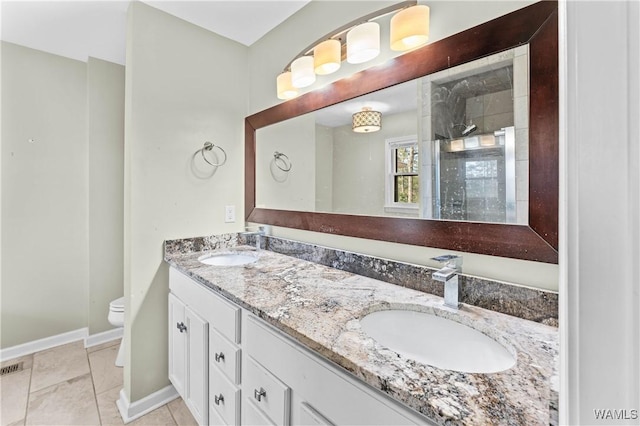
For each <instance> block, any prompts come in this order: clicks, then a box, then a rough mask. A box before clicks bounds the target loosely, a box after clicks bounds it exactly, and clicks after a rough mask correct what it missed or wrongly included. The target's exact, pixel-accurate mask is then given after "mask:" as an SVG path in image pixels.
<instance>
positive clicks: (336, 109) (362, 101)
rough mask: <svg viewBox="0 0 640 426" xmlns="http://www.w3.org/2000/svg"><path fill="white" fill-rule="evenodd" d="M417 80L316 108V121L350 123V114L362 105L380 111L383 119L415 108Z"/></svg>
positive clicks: (338, 123) (325, 123) (329, 125)
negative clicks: (319, 108)
mask: <svg viewBox="0 0 640 426" xmlns="http://www.w3.org/2000/svg"><path fill="white" fill-rule="evenodd" d="M418 81H419V80H414V81H408V82H406V83H403V84H398V85H396V86H392V87H389V88H386V89H384V90H379V91H377V92H373V93H369V94H367V95H363V96H359V97H357V98H354V99H351V100H349V101H345V102H341V103H339V104H336V105H332V106H330V107H327V108H323V109H321V110H318V111H316V112H315V119H316V123H317V124H320V125H322V126H327V127H338V126H345V125H347V124H349V125H350V124H351V116H352V115H353V114H354V113H356V112H358V111H361V110H362V107H371V108H372V109H373V110H375V111H380V112H381V113H382V116H383V119H384V116H385V115H390V114H398V113H400V112H406V111H411V110H415V109H417V108H418V88H417V84H418V83H417V82H418Z"/></svg>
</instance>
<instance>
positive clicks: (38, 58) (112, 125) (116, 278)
mask: <svg viewBox="0 0 640 426" xmlns="http://www.w3.org/2000/svg"><path fill="white" fill-rule="evenodd" d="M2 88H3V91H2V106H3V112H4V114H3V116H2V152H3V155H2V160H3V163H2V228H3V232H2V252H3V257H2V282H1V292H2V294H1V296H2V311H1V313H0V322H1V323H2V341H1V343H0V346H1V347H2V348H8V347H12V346H15V345H19V344H22V343H26V342H30V341H33V340H37V339H41V338H46V337H51V336H54V335H57V334H61V333H65V332H68V331H72V330H78V329H84V328H87V329H88V332H89V334H96V333H100V332H102V331H106V330H108V329H110V328H111V325H110V324H109V322H108V321H107V314H108V305H109V302H110V301H111V300H113V299H114V298H116V297H119V296H121V295H122V290H123V284H122V198H123V195H122V194H123V179H122V174H123V171H122V163H123V158H122V157H123V156H122V150H123V137H124V136H123V114H124V67H122V66H120V65H116V64H112V63H110V62H105V61H101V60H97V59H93V58H90V59H89V61H88V63H84V62H80V61H75V60H71V59H67V58H63V57H61V56H57V55H52V54H49V53H45V52H41V51H38V50H33V49H29V48H26V47H22V46H18V45H15V44H11V43H5V42H3V43H2ZM29 139H34V140H35V142H33V143H30V142H28V140H29Z"/></svg>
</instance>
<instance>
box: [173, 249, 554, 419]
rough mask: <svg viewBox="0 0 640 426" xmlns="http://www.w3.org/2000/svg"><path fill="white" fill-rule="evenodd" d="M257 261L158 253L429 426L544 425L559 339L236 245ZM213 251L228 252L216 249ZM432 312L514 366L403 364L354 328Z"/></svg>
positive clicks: (549, 331)
mask: <svg viewBox="0 0 640 426" xmlns="http://www.w3.org/2000/svg"><path fill="white" fill-rule="evenodd" d="M232 250H233V251H245V252H252V254H253V255H255V256H257V257H258V261H257V262H255V263H251V264H248V265H243V266H230V267H222V266H208V265H204V264H202V263H201V262H199V261H198V257H200V256H201V255H203V254H204V253H208V252H209V251H206V252H202V251H191V250H188V249H187V250H182V251H181V252H165V260H166V261H167V262H168V263H169V264H170V265H171V266H173V267H175V268H176V269H178V270H179V271H181V272H183V273H185V274H186V275H188V276H190V277H192V278H193V279H194V280H196V281H198V282H199V283H201V284H203V285H205V286H207V287H209V288H210V289H212V290H214V291H216V292H218V293H219V294H221V295H223V296H225V297H226V298H228V299H229V300H231V301H232V302H234V303H236V304H238V305H239V306H241V307H243V308H245V309H247V310H249V311H250V312H252V313H254V314H255V315H257V316H259V317H260V318H262V319H263V320H265V321H267V322H268V323H270V324H271V325H273V326H275V327H276V328H278V329H280V330H282V331H283V332H284V333H286V334H288V335H289V336H291V337H293V338H294V339H295V340H297V341H299V342H300V343H302V344H303V345H305V346H307V347H308V348H310V349H312V350H314V351H315V352H317V353H319V354H320V355H322V356H324V357H325V358H327V359H329V360H331V361H333V362H335V363H336V364H338V365H339V366H341V367H343V368H344V369H345V370H347V371H349V372H351V373H352V374H353V375H355V376H356V377H358V378H360V379H362V380H364V381H365V382H366V383H368V384H370V385H371V386H373V387H375V388H377V389H380V390H381V391H382V392H384V393H386V394H387V395H389V396H390V397H392V398H394V399H396V400H398V401H400V402H402V403H404V404H406V405H407V406H409V407H411V408H413V409H415V410H416V411H418V412H420V413H422V414H424V415H425V416H427V417H428V418H430V419H432V420H433V421H435V422H436V423H438V424H464V425H485V424H514V425H515V424H518V425H534V424H540V425H541V424H550V423H554V418H555V417H556V416H555V413H554V408H552V407H557V389H555V386H554V383H555V381H554V379H555V376H556V374H557V357H558V330H557V328H555V327H551V326H547V325H543V324H540V323H536V322H532V321H527V320H523V319H520V318H516V317H513V316H509V315H505V314H501V313H498V312H494V311H490V310H486V309H482V308H477V307H474V306H471V305H464V306H463V307H462V308H461V309H460V310H459V311H458V312H452V311H450V310H448V309H446V308H444V307H443V306H442V298H440V297H438V296H434V295H431V294H427V293H423V292H419V291H416V290H411V289H408V288H404V287H399V286H396V285H392V284H388V283H386V282H383V281H378V280H374V279H371V278H367V277H363V276H360V275H355V274H353V273H350V272H345V271H342V270H338V269H334V268H331V267H327V266H323V265H320V264H317V263H313V262H309V261H306V260H301V259H297V258H294V257H290V256H286V255H283V254H278V253H274V252H271V251H268V250H260V251H256V250H255V248H253V247H249V246H238V247H234V248H233V249H232ZM217 251H219V252H225V251H230V249H220V250H217ZM391 308H394V309H410V310H415V311H421V312H427V313H432V314H435V315H438V316H441V317H445V318H450V319H454V320H455V321H458V322H460V323H462V324H466V325H470V326H472V327H473V328H475V329H477V330H480V331H482V332H483V333H485V334H486V335H488V336H490V337H492V338H494V339H495V340H497V341H498V342H500V343H502V344H503V345H504V346H505V347H506V348H507V349H508V350H509V351H510V352H511V353H512V354H515V355H516V357H517V362H516V365H515V366H514V367H512V368H510V369H509V370H507V371H503V372H499V373H491V374H476V373H461V372H456V371H450V370H443V369H439V368H436V367H432V366H430V365H426V364H422V363H420V362H416V361H413V360H411V359H408V358H405V357H403V356H401V355H399V354H397V353H396V352H394V351H392V350H389V349H387V348H385V347H383V346H382V345H380V344H378V343H377V342H376V341H374V340H373V339H371V338H370V337H368V336H367V335H366V334H365V333H364V332H363V331H362V330H361V327H360V322H359V319H360V318H362V317H364V316H365V315H367V314H368V313H370V312H373V311H377V310H384V309H391Z"/></svg>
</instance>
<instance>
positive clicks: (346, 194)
mask: <svg viewBox="0 0 640 426" xmlns="http://www.w3.org/2000/svg"><path fill="white" fill-rule="evenodd" d="M417 126H418V124H417V120H416V112H415V110H414V111H410V112H403V113H398V114H393V115H384V114H383V117H382V128H381V129H380V130H379V131H377V132H375V133H355V132H353V131H352V130H351V125H350V124H349V125H346V126H340V127H336V128H335V129H334V130H333V178H332V180H333V211H334V212H336V213H345V214H366V215H372V216H385V215H389V213H386V212H385V209H384V204H385V176H386V164H385V161H386V159H385V151H386V147H385V141H386V140H387V139H389V138H394V137H396V138H397V137H403V136H412V135H414V136H416V135H417V134H418V128H417Z"/></svg>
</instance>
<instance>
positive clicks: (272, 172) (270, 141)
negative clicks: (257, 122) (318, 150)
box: [243, 114, 316, 211]
mask: <svg viewBox="0 0 640 426" xmlns="http://www.w3.org/2000/svg"><path fill="white" fill-rule="evenodd" d="M257 137H258V138H259V139H260V140H262V141H264V143H262V144H258V145H257V147H256V194H257V196H256V205H257V206H259V207H263V208H269V207H270V208H278V209H284V210H302V211H309V210H313V209H314V208H315V201H316V195H315V189H316V184H315V182H316V163H315V158H314V154H315V138H316V135H315V120H314V116H313V114H305V115H303V116H301V117H298V118H297V119H296V120H292V121H287V122H285V123H278V124H274V125H273V126H268V127H265V128H263V129H260V130H259V131H258V132H257ZM301 141H307V142H308V143H300V142H301ZM275 151H277V152H280V153H283V154H285V155H286V156H287V157H288V160H287V159H284V158H283V160H284V161H288V162H289V163H290V164H291V170H289V171H288V172H285V171H283V170H280V169H279V168H278V167H277V165H276V163H275V161H274V157H273V155H274V152H275ZM277 164H279V165H280V166H282V167H283V168H285V169H286V168H287V167H286V166H285V165H284V163H282V162H280V161H278V163H277ZM243 168H244V166H243Z"/></svg>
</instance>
